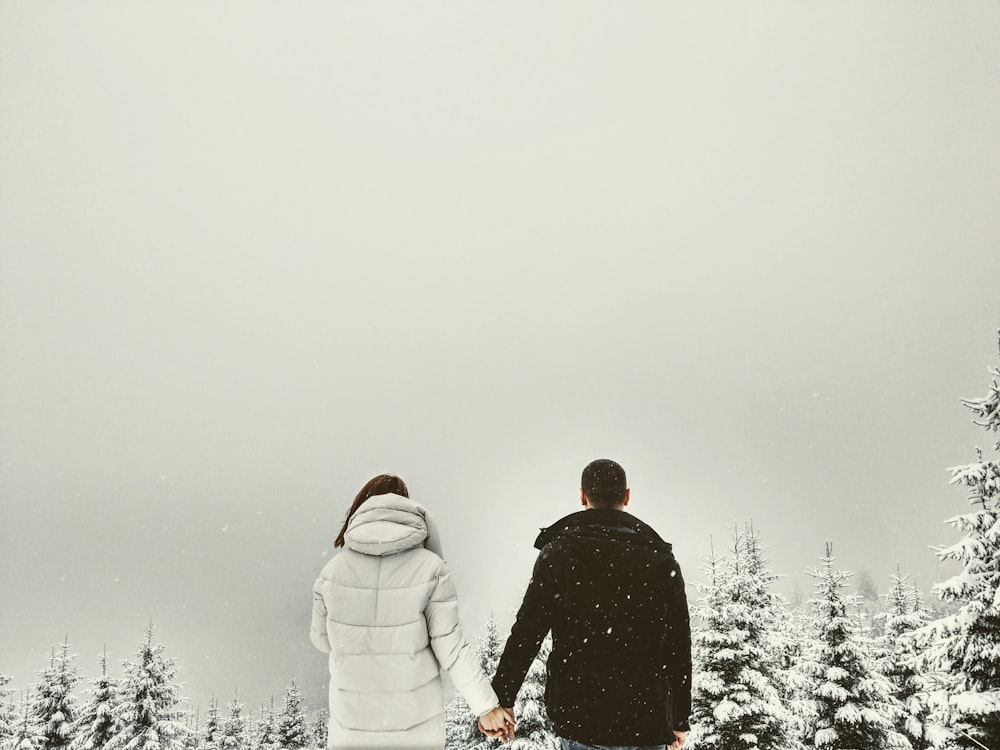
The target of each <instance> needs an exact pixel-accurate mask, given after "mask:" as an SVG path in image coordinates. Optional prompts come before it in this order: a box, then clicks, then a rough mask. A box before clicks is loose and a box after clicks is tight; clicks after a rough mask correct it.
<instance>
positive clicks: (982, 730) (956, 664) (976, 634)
mask: <svg viewBox="0 0 1000 750" xmlns="http://www.w3.org/2000/svg"><path fill="white" fill-rule="evenodd" d="M991 373H992V375H993V377H994V379H993V384H992V386H991V387H990V390H989V393H988V394H987V395H986V396H985V397H983V398H978V399H962V403H963V404H964V405H965V406H966V407H967V408H968V409H969V410H970V411H972V413H973V414H974V415H975V417H974V419H973V422H974V423H975V424H977V425H979V426H981V427H983V428H984V429H986V430H987V431H989V432H993V433H997V432H1000V382H998V379H1000V368H997V367H994V368H992V369H991ZM993 449H994V451H1000V440H998V441H997V442H996V443H995V444H994V445H993ZM978 458H979V460H978V461H977V462H976V463H972V464H968V465H966V466H956V467H954V468H952V469H951V474H952V483H953V484H963V485H965V486H966V487H967V488H968V490H969V503H970V504H971V505H972V510H971V511H970V512H968V513H965V514H963V515H960V516H956V517H955V518H952V519H950V520H949V521H948V522H947V523H948V524H950V525H951V526H954V527H955V528H956V529H958V530H959V531H960V532H961V533H962V535H963V537H962V539H961V540H960V541H959V542H958V543H956V544H954V545H952V546H950V547H944V548H939V549H937V550H936V552H937V555H938V557H939V558H941V559H942V560H954V561H956V562H958V563H959V564H960V565H961V566H962V570H961V572H960V573H959V574H958V575H956V576H954V577H953V578H950V579H949V580H947V581H945V582H944V583H942V584H939V585H937V586H935V587H934V588H935V591H936V592H937V594H938V595H939V596H940V597H941V598H942V599H943V600H945V601H947V602H951V603H954V604H955V605H957V606H958V611H957V612H955V613H953V614H951V615H948V616H945V617H943V618H941V619H939V620H937V621H936V622H933V623H931V624H930V625H928V626H927V627H926V628H924V629H923V631H922V632H921V634H920V637H921V638H922V641H923V642H924V643H926V644H927V645H928V654H927V657H928V659H927V661H928V663H929V664H931V665H932V666H933V667H935V668H936V669H937V670H938V671H940V672H942V673H944V674H945V675H946V676H947V677H946V679H947V681H946V684H945V686H944V689H943V690H942V691H940V692H939V693H938V697H939V698H940V700H939V701H938V702H937V706H936V707H937V710H938V713H939V715H940V717H941V719H942V720H943V721H944V722H945V723H947V724H948V725H949V727H950V728H951V729H952V730H953V732H954V734H955V740H954V741H955V744H956V745H957V746H958V747H963V748H966V747H967V748H973V747H977V746H978V747H980V748H981V747H983V746H985V747H988V748H991V750H992V749H994V748H998V747H1000V460H998V458H993V459H992V460H984V459H983V455H982V452H981V451H980V453H979V456H978Z"/></svg>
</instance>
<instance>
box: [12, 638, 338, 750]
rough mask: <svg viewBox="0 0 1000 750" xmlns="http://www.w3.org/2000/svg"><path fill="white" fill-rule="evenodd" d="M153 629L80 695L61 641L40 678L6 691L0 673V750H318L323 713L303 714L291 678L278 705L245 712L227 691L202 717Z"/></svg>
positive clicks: (103, 665) (103, 662) (104, 662)
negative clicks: (116, 672) (223, 702)
mask: <svg viewBox="0 0 1000 750" xmlns="http://www.w3.org/2000/svg"><path fill="white" fill-rule="evenodd" d="M153 635H154V628H153V626H152V624H150V625H149V626H148V627H147V628H146V632H145V638H144V640H143V642H142V644H141V645H140V646H139V648H138V649H137V651H136V653H135V658H134V659H133V660H127V661H125V662H123V663H122V674H121V676H120V677H117V678H115V677H112V676H111V675H110V674H108V656H107V653H104V654H102V655H101V656H100V658H99V659H98V663H99V665H100V670H101V673H100V675H99V676H98V677H96V678H94V679H93V680H91V681H90V686H89V688H87V689H86V690H84V697H83V698H82V699H81V698H80V697H78V696H77V694H76V690H77V688H78V686H79V683H80V681H81V678H80V675H79V670H78V668H77V667H76V666H75V664H74V661H75V659H76V656H75V655H74V654H72V653H70V648H69V642H68V640H67V641H65V642H63V644H62V645H61V646H60V647H59V649H58V651H56V650H53V653H52V656H51V658H50V660H49V665H48V667H46V668H45V669H43V670H41V671H40V672H39V673H38V674H39V677H40V679H39V681H38V682H37V684H34V685H32V686H31V687H30V688H27V689H25V690H23V691H20V692H18V691H14V690H11V689H10V687H9V686H10V683H11V682H12V679H11V678H10V677H9V676H6V675H3V674H0V699H2V700H0V750H304V749H306V748H325V747H326V736H327V712H326V711H325V710H321V711H316V712H313V714H312V715H311V716H307V715H306V711H305V710H304V709H303V707H302V701H301V698H300V694H299V688H298V686H297V685H296V683H295V680H294V678H293V679H292V680H291V682H290V683H289V685H288V687H287V688H286V689H285V696H284V700H283V701H282V702H281V704H280V705H279V706H275V703H274V699H273V698H272V700H271V703H270V705H268V706H261V707H260V709H259V711H257V712H253V713H247V712H246V710H245V709H246V707H245V705H244V704H243V703H241V702H240V700H239V696H238V695H237V694H234V695H233V696H232V699H231V700H230V701H229V703H228V705H227V706H226V707H225V709H224V710H223V711H220V708H219V703H218V701H217V700H215V699H214V698H213V699H212V701H211V703H210V704H209V706H208V709H207V711H206V712H205V715H204V717H202V716H201V711H200V709H199V708H197V707H192V706H191V705H190V704H189V703H188V702H187V701H186V700H185V699H184V698H183V697H182V696H181V694H180V685H179V684H178V683H177V682H176V675H177V667H176V665H175V662H174V660H173V659H168V658H166V657H165V656H164V653H163V650H164V646H163V644H160V643H156V642H154V640H153Z"/></svg>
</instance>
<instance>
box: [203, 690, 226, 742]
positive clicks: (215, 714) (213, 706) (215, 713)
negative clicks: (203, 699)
mask: <svg viewBox="0 0 1000 750" xmlns="http://www.w3.org/2000/svg"><path fill="white" fill-rule="evenodd" d="M221 736H222V720H221V719H220V718H219V701H218V699H216V697H215V696H214V695H213V696H212V697H211V699H210V700H209V701H208V712H207V715H206V716H205V729H204V730H203V731H202V732H201V739H200V740H199V742H198V748H199V750H219V740H220V737H221Z"/></svg>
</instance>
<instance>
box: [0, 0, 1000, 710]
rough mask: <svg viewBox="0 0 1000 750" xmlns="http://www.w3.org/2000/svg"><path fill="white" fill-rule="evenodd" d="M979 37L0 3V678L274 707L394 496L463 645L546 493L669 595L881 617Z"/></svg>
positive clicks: (974, 245)
mask: <svg viewBox="0 0 1000 750" xmlns="http://www.w3.org/2000/svg"><path fill="white" fill-rule="evenodd" d="M998 29H1000V6H998V5H997V4H996V3H995V2H987V1H985V0H983V1H980V2H974V1H970V2H957V3H912V2H902V1H900V2H892V1H889V2H879V3H871V2H867V0H866V1H863V2H862V1H861V0H858V1H856V2H851V1H848V2H836V3H833V2H830V3H824V2H820V3H811V2H810V3H806V2H792V1H791V0H786V1H780V2H779V1H773V2H768V1H766V0H765V1H764V2H755V3H752V4H745V3H736V2H701V3H688V4H679V3H659V2H656V3H653V2H648V3H646V2H638V3H630V4H627V5H624V6H623V5H621V4H614V3H603V2H573V3H569V2H553V3H543V4H538V3H529V2H504V3H488V2H470V3H461V4H458V3H444V2H421V3H402V2H399V3H378V2H376V3H347V2H292V3H283V4H271V3H262V2H241V3H236V2H217V3H200V2H185V1H181V2H149V3H142V4H135V3H129V2H99V1H96V2H87V3H63V2H52V1H50V0H36V1H35V2H31V3H25V2H13V1H12V0H6V1H5V2H2V3H0V92H2V98H0V671H3V672H5V673H8V674H13V675H14V677H15V682H14V684H13V686H15V687H18V686H24V685H26V684H28V683H29V682H32V681H34V679H35V677H34V670H36V669H39V668H41V667H42V666H44V664H45V663H46V661H47V655H48V653H49V650H50V648H51V647H52V646H53V645H55V644H56V643H59V642H61V641H62V639H63V637H64V635H65V634H67V633H68V635H69V638H70V642H71V644H72V646H73V650H74V651H75V652H77V653H79V654H80V655H81V658H80V660H79V662H78V664H79V665H80V666H81V668H82V670H83V672H84V674H85V675H88V676H89V675H93V674H94V673H95V672H96V665H95V662H94V656H95V655H96V654H97V653H98V652H99V651H100V650H101V648H102V645H103V644H105V643H107V645H108V650H109V652H110V654H111V657H112V659H113V660H114V661H116V662H117V661H119V660H120V659H123V658H126V657H128V656H129V655H130V654H131V652H132V651H133V650H134V648H135V646H136V645H137V644H138V643H139V641H140V640H141V639H142V633H143V627H144V625H145V624H146V623H147V622H148V621H149V620H150V619H152V620H153V621H154V623H155V624H156V626H157V628H158V637H159V638H160V639H161V640H162V641H163V642H164V643H166V645H167V654H168V655H169V656H173V657H174V658H176V659H178V661H179V663H180V665H181V667H182V671H181V675H180V676H181V679H182V680H184V681H185V682H186V683H187V684H186V687H185V694H186V695H188V696H190V697H192V698H193V699H194V700H196V701H199V702H201V703H203V704H204V703H205V702H206V701H207V700H208V696H209V695H210V694H211V693H213V692H214V693H216V694H219V695H222V696H225V695H229V694H231V692H232V691H233V690H234V689H236V688H239V691H240V695H241V697H242V698H243V700H245V701H247V702H248V704H249V705H250V706H255V705H257V704H259V703H260V702H262V701H265V700H267V698H268V697H269V696H270V695H272V694H276V695H280V694H281V692H282V690H283V689H284V686H285V685H286V684H287V681H288V679H289V677H291V675H293V674H294V675H296V676H297V677H298V679H299V681H300V684H301V685H302V687H303V693H304V697H305V698H306V700H307V701H308V702H309V703H310V704H311V705H320V704H321V703H322V702H323V700H324V695H325V677H324V674H325V663H324V659H323V657H322V656H321V655H320V654H319V653H318V652H316V651H315V650H313V649H312V647H311V646H310V645H309V644H308V640H307V628H308V622H307V618H308V608H309V601H310V595H309V589H310V586H311V584H312V581H313V578H314V576H315V574H316V572H317V571H318V570H319V568H320V566H321V565H322V563H323V561H324V560H325V559H326V557H327V556H328V555H329V554H330V552H331V547H330V541H331V540H332V538H333V536H334V535H335V533H336V531H337V529H338V528H339V524H340V522H341V519H342V517H343V513H344V511H345V510H346V507H347V504H348V503H349V501H350V499H351V498H352V497H353V495H354V493H355V492H356V491H357V490H358V488H359V487H360V486H361V484H363V483H364V481H366V480H367V479H368V478H369V477H370V476H372V475H374V474H376V473H380V472H394V473H399V474H401V475H402V476H403V477H404V478H405V479H406V480H407V481H408V483H409V484H410V487H411V490H412V494H413V496H414V498H415V499H417V500H419V501H421V502H423V503H425V504H426V505H427V506H428V507H429V508H430V509H431V510H432V511H433V512H434V513H435V514H436V515H437V517H438V519H439V522H440V525H441V528H442V531H443V535H444V541H445V550H446V553H447V557H448V561H449V562H450V563H451V565H452V567H453V569H454V573H455V578H456V581H457V585H458V588H459V593H460V598H461V603H462V613H463V616H464V619H465V621H466V630H467V631H468V634H469V635H470V636H472V635H474V634H475V633H476V632H477V631H478V629H479V627H480V625H481V624H482V622H483V621H484V620H485V618H486V615H487V613H488V612H489V611H490V610H491V609H495V610H497V613H498V615H499V616H500V617H501V620H502V622H504V624H507V623H509V620H510V615H509V610H510V609H511V608H512V607H515V606H516V604H517V603H518V598H519V592H520V590H521V588H522V587H523V586H524V584H525V583H526V581H527V577H528V574H529V572H530V567H531V563H532V561H533V559H534V550H533V549H532V547H531V545H532V542H533V539H534V536H535V533H536V532H537V529H538V527H540V526H543V525H548V524H549V523H551V522H552V521H554V520H555V519H556V518H558V517H560V516H561V515H564V514H565V513H569V512H572V511H574V510H576V508H577V506H576V505H575V503H576V494H577V489H576V488H577V486H578V481H579V472H580V469H581V468H582V467H583V465H584V464H586V463H587V462H588V461H589V460H591V459H593V458H596V457H600V456H608V457H612V458H615V459H617V460H619V461H620V462H621V463H622V464H623V465H624V466H625V467H626V469H627V470H628V472H629V478H630V483H631V486H632V491H633V504H632V506H631V508H632V509H633V510H634V512H635V513H636V515H638V516H640V517H641V518H643V519H644V520H646V521H648V522H650V523H651V524H652V525H653V526H654V527H656V528H657V529H659V530H660V532H661V533H662V534H663V536H664V537H665V538H666V539H668V540H670V541H673V542H674V543H675V545H676V550H677V554H678V557H679V559H680V561H681V564H682V565H683V566H684V568H685V571H686V572H687V574H688V577H689V578H694V577H697V575H698V573H697V568H698V565H699V560H698V558H699V556H700V555H703V554H705V553H706V552H707V550H708V545H709V538H710V536H712V535H714V536H715V538H716V539H724V538H726V536H727V526H728V525H729V524H732V523H733V522H735V521H742V520H743V519H746V518H748V517H752V518H753V520H754V523H755V525H756V526H757V527H758V528H759V529H760V530H761V531H762V534H763V538H764V541H765V543H767V544H769V545H770V547H771V550H770V554H771V557H772V560H773V566H772V567H773V568H774V569H775V570H776V571H778V572H781V573H784V574H787V575H788V576H789V579H788V580H786V581H785V582H784V583H783V584H782V586H783V588H784V590H785V591H788V592H790V591H791V590H792V589H793V587H794V586H795V585H796V583H798V585H799V586H800V588H801V589H802V590H804V591H807V590H808V586H809V583H808V580H807V579H806V577H805V576H804V574H803V571H804V569H805V568H806V567H807V566H809V565H812V564H814V563H815V562H816V558H818V557H819V556H820V555H821V554H822V552H823V543H824V541H825V540H826V539H832V540H833V541H834V544H835V551H836V553H837V554H838V557H839V564H841V565H842V566H843V567H846V568H849V569H855V570H858V569H867V570H869V571H871V572H872V574H873V576H874V577H875V580H876V582H877V583H878V584H879V585H880V587H881V588H882V589H883V590H884V589H885V588H886V586H887V585H888V576H889V574H890V573H891V572H892V571H894V570H895V567H896V564H897V562H898V563H899V564H900V566H901V567H902V569H903V571H904V572H913V573H915V574H916V577H917V582H918V583H919V584H920V585H921V586H922V587H924V588H925V589H926V588H928V587H929V586H930V584H931V583H932V582H934V581H938V580H942V579H943V578H944V577H945V576H946V573H947V571H945V570H944V569H943V568H941V567H939V565H938V563H937V562H936V560H935V558H934V556H933V554H932V553H931V551H930V550H929V549H928V547H929V546H930V545H932V544H939V543H944V542H949V541H951V540H952V539H953V538H954V536H955V535H954V532H953V531H952V530H950V529H948V528H946V527H945V526H944V525H943V523H942V522H943V520H944V519H945V518H946V517H949V516H951V515H954V514H957V513H959V512H962V511H963V510H964V508H965V507H966V506H965V500H964V493H963V491H962V490H961V489H958V488H949V487H948V484H947V481H948V474H947V472H946V470H945V469H946V467H948V466H951V465H954V464H958V463H966V462H969V461H973V460H975V453H974V446H975V445H976V444H977V442H983V443H985V442H986V441H987V438H985V437H984V436H983V435H981V434H980V433H979V432H977V430H976V428H975V427H974V426H973V425H972V424H971V423H970V422H969V419H968V416H967V414H966V412H965V410H964V409H962V408H961V406H960V405H959V402H958V398H959V397H960V396H978V395H981V394H983V393H985V390H986V387H987V384H988V376H987V369H986V368H987V366H988V365H990V364H993V363H995V360H996V356H995V355H996V335H995V332H996V329H997V327H998V321H1000V296H998V294H997V283H996V282H997V279H998V278H1000V243H998V240H1000V211H998V210H997V207H998V197H1000V139H998V138H997V137H996V136H997V133H1000V85H998V84H1000V33H998V31H997V30H998Z"/></svg>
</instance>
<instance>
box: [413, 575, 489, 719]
mask: <svg viewBox="0 0 1000 750" xmlns="http://www.w3.org/2000/svg"><path fill="white" fill-rule="evenodd" d="M424 617H425V618H426V620H427V634H428V635H429V636H430V640H431V650H433V651H434V656H435V657H437V660H438V663H439V664H440V665H441V666H442V667H444V668H445V669H447V670H448V675H449V676H450V677H451V681H452V682H453V683H455V687H456V688H457V689H458V692H460V693H461V694H462V697H463V698H465V702H466V703H468V704H469V708H471V709H472V712H473V713H474V714H475V715H476V716H482V715H483V714H485V713H488V712H489V711H492V710H493V709H494V708H496V707H497V706H499V705H500V701H498V700H497V696H496V693H494V692H493V688H491V687H490V683H489V681H488V680H487V679H486V676H485V675H484V674H483V671H482V669H481V668H480V666H479V657H478V656H477V655H476V653H475V651H473V650H472V648H471V647H470V646H469V644H468V643H467V642H466V640H465V636H464V635H463V634H462V623H461V622H460V621H459V617H458V594H457V592H456V591H455V584H454V583H452V580H451V574H450V573H449V572H448V567H447V566H446V565H445V563H444V561H443V560H442V561H441V565H440V567H439V569H438V575H437V580H436V582H435V584H434V589H433V591H432V592H431V596H430V599H429V600H428V602H427V607H426V609H425V610H424Z"/></svg>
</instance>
